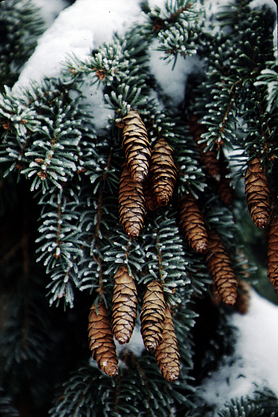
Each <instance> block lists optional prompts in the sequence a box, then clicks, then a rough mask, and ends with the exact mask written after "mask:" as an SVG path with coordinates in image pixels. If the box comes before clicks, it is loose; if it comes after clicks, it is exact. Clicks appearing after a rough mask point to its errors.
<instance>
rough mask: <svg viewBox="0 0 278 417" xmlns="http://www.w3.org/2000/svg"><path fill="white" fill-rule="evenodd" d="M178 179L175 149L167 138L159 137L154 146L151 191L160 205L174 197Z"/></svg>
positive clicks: (151, 163) (151, 165)
mask: <svg viewBox="0 0 278 417" xmlns="http://www.w3.org/2000/svg"><path fill="white" fill-rule="evenodd" d="M176 179H177V168H176V165H175V162H174V159H173V150H172V148H171V147H170V146H169V145H168V143H167V141H166V139H164V138H160V139H158V140H157V141H156V142H155V144H154V147H153V150H152V156H151V162H150V181H151V191H152V194H153V196H154V199H155V201H156V203H157V204H158V205H159V206H166V205H167V204H168V203H169V201H170V200H171V198H172V195H173V191H174V186H175V183H176Z"/></svg>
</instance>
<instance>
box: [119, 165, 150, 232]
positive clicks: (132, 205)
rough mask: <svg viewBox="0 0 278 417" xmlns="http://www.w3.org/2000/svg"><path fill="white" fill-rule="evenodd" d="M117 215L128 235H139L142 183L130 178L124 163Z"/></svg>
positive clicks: (141, 221) (141, 213) (143, 204)
mask: <svg viewBox="0 0 278 417" xmlns="http://www.w3.org/2000/svg"><path fill="white" fill-rule="evenodd" d="M119 217H120V219H119V220H120V223H121V225H122V226H123V228H124V231H125V232H126V233H127V234H128V235H129V236H132V237H137V236H139V234H140V232H141V230H142V227H143V224H144V218H145V197H144V192H143V186H142V184H140V183H139V182H136V181H134V180H133V179H132V178H131V176H130V173H129V170H128V169H127V166H126V164H124V165H123V167H122V173H121V178H120V185H119Z"/></svg>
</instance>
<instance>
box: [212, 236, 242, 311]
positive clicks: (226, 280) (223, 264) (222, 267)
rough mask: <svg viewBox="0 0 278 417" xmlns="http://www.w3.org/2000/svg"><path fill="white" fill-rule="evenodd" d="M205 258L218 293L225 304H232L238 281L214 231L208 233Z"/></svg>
mask: <svg viewBox="0 0 278 417" xmlns="http://www.w3.org/2000/svg"><path fill="white" fill-rule="evenodd" d="M206 260H207V263H208V268H209V271H210V274H211V276H212V279H213V283H214V285H215V288H216V290H217V292H218V294H219V295H220V297H221V298H222V301H223V302H224V303H225V304H227V305H229V306H232V305H233V304H234V303H235V302H236V299H237V286H238V281H237V279H236V276H235V274H234V271H233V269H232V264H231V261H230V258H229V256H228V254H227V252H226V249H225V247H224V245H223V243H222V242H221V240H220V237H219V235H218V234H217V232H215V231H210V233H209V240H208V248H207V252H206Z"/></svg>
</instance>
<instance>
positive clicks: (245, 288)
mask: <svg viewBox="0 0 278 417" xmlns="http://www.w3.org/2000/svg"><path fill="white" fill-rule="evenodd" d="M250 292H251V285H250V284H249V283H248V282H246V281H243V280H242V279H241V280H239V283H238V292H237V300H236V303H235V309H236V311H238V312H239V313H240V314H246V313H247V312H248V309H249V304H250Z"/></svg>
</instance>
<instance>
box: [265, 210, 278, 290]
mask: <svg viewBox="0 0 278 417" xmlns="http://www.w3.org/2000/svg"><path fill="white" fill-rule="evenodd" d="M267 259H268V265H267V276H268V277H269V278H270V281H271V283H272V285H273V287H274V289H275V291H276V293H277V294H278V216H274V215H272V216H271V219H270V223H269V229H268V248H267Z"/></svg>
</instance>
